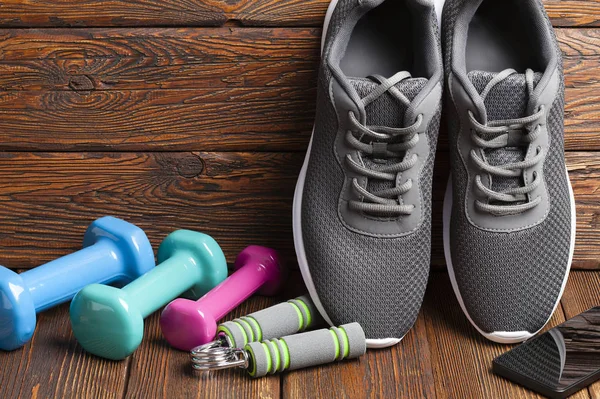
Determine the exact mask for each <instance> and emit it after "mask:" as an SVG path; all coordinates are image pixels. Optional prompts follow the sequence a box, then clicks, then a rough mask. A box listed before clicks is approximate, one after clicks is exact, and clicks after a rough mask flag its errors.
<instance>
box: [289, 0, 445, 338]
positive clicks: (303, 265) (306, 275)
mask: <svg viewBox="0 0 600 399" xmlns="http://www.w3.org/2000/svg"><path fill="white" fill-rule="evenodd" d="M338 1H339V0H332V1H331V3H330V4H329V7H328V8H327V13H326V14H325V23H324V25H323V34H322V37H321V53H322V52H323V47H324V45H325V38H326V37H327V29H328V27H329V22H330V21H331V16H332V15H333V11H334V10H335V7H336V6H337V3H338ZM444 1H445V0H435V5H436V13H437V14H438V21H439V20H441V12H442V8H443V5H444ZM313 135H314V127H313ZM312 137H313V136H312V135H311V139H310V143H309V145H308V150H307V151H306V157H305V158H304V164H303V165H302V169H301V171H300V175H299V176H298V182H297V183H296V190H295V192H294V203H293V207H292V226H293V232H294V247H295V249H296V256H297V258H298V265H299V266H300V272H301V273H302V278H303V279H304V284H305V285H306V288H307V289H308V293H309V295H310V297H311V299H312V301H313V303H314V304H315V307H316V308H317V310H318V311H319V313H320V314H321V316H323V319H325V321H326V322H327V323H329V325H331V326H333V323H332V322H331V318H330V317H329V315H328V314H327V312H326V311H325V308H324V307H323V304H322V303H321V300H320V299H319V295H318V294H317V290H316V288H315V284H314V281H313V279H312V276H311V274H310V269H309V267H308V261H307V259H306V252H305V250H304V239H303V237H302V220H301V218H302V194H303V192H304V180H305V178H306V169H307V168H308V161H309V159H310V151H311V148H312V142H313V139H312ZM402 338H404V336H402V337H400V338H382V339H367V340H366V341H367V348H370V349H379V348H387V347H390V346H393V345H396V344H397V343H399V342H400V341H402Z"/></svg>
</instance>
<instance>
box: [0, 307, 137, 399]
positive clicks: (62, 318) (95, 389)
mask: <svg viewBox="0 0 600 399" xmlns="http://www.w3.org/2000/svg"><path fill="white" fill-rule="evenodd" d="M127 365H128V362H127V361H124V362H113V361H108V360H104V359H99V358H97V357H94V356H91V355H88V354H87V353H85V352H84V351H83V349H82V348H81V347H80V346H79V345H77V343H76V340H75V338H74V337H73V335H72V332H71V323H70V321H69V305H68V304H65V305H62V306H59V307H57V308H54V309H51V310H49V311H47V312H44V313H41V314H39V315H38V324H37V329H36V331H35V334H34V337H33V339H32V340H31V341H30V342H29V343H28V344H27V345H25V347H23V348H22V349H19V350H16V351H12V352H2V351H0V369H1V370H2V372H1V373H0V397H2V398H3V399H9V398H40V399H41V398H77V399H79V398H89V399H96V398H112V399H117V398H119V399H120V398H122V397H123V393H124V392H125V386H126V380H127Z"/></svg>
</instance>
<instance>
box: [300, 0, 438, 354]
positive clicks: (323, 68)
mask: <svg viewBox="0 0 600 399" xmlns="http://www.w3.org/2000/svg"><path fill="white" fill-rule="evenodd" d="M432 4H433V3H432V1H431V0H387V1H386V0H339V1H336V0H334V1H333V2H332V3H331V5H330V7H329V11H328V13H327V17H326V21H325V28H324V33H323V47H322V60H321V64H320V73H319V80H318V96H317V116H316V122H315V127H314V132H313V136H312V140H311V144H310V147H309V150H308V153H307V155H306V160H305V162H304V166H303V168H302V171H301V173H300V177H299V179H298V184H297V187H296V194H295V198H294V242H295V246H296V252H297V255H298V262H299V264H300V269H301V271H302V275H303V277H304V281H305V283H306V285H307V287H308V290H309V292H310V295H311V297H312V299H313V301H314V302H315V304H316V306H317V307H318V309H319V311H320V312H321V313H322V315H323V317H324V318H325V319H326V320H327V321H328V322H329V323H330V324H332V325H340V324H344V323H348V322H355V321H356V322H359V323H360V324H361V325H362V326H363V328H364V330H365V333H366V336H367V338H368V345H369V347H384V346H390V345H393V344H396V343H398V342H399V341H400V340H401V339H402V337H403V336H404V335H405V334H406V333H407V332H408V330H409V329H410V328H411V327H412V325H413V324H414V321H415V319H416V317H417V314H418V311H419V308H420V306H421V302H422V299H423V294H424V292H425V286H426V283H427V278H428V274H429V261H430V252H431V251H430V249H431V248H430V247H431V243H430V241H431V237H430V236H431V178H432V170H433V162H434V156H435V148H436V144H437V137H438V128H439V121H440V114H441V97H442V89H443V70H442V64H443V62H442V56H441V45H440V43H439V37H438V27H437V26H438V24H437V20H436V15H435V12H434V8H433V5H432Z"/></svg>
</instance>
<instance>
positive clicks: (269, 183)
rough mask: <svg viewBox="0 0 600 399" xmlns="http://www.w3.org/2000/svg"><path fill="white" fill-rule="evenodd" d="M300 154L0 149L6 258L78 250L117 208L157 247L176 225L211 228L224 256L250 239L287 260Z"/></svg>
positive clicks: (13, 261) (12, 261) (35, 260)
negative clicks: (88, 234)
mask: <svg viewBox="0 0 600 399" xmlns="http://www.w3.org/2000/svg"><path fill="white" fill-rule="evenodd" d="M301 158H302V155H301V154H289V153H288V154H278V153H220V154H215V153H152V154H136V153H101V154H97V153H96V154H79V153H63V154H48V153H33V154H28V153H0V214H2V215H5V216H6V217H4V216H2V217H0V219H2V221H1V222H0V225H1V224H2V223H4V226H3V227H2V228H0V229H1V230H2V234H0V246H1V247H2V248H3V253H4V254H5V255H6V257H4V260H3V262H6V264H8V265H11V266H12V267H17V265H19V267H21V265H22V266H24V267H31V266H35V265H36V264H40V263H44V262H47V261H49V260H51V259H53V258H55V257H57V256H60V255H64V254H66V253H69V252H71V251H75V250H78V249H79V248H80V243H81V240H82V237H83V233H84V231H85V229H86V227H87V225H89V223H90V222H91V221H93V220H94V219H96V218H97V217H100V216H103V215H108V214H110V215H114V216H117V217H121V218H124V219H126V220H129V221H131V222H132V223H135V224H137V225H138V226H140V227H141V228H142V229H144V230H145V231H146V233H147V234H148V236H149V238H150V239H151V241H152V244H153V246H154V248H158V245H159V244H160V242H161V240H162V239H164V237H165V236H166V235H167V234H168V233H170V232H172V231H174V230H176V229H191V230H199V231H203V232H205V233H208V234H211V235H213V236H214V237H215V239H217V241H218V242H219V243H220V244H221V246H222V247H223V250H224V251H225V253H226V254H227V258H228V260H229V261H230V262H233V260H234V259H235V256H236V255H237V253H239V252H240V251H241V250H242V249H243V248H245V247H246V246H248V245H250V244H256V245H265V246H269V247H273V248H278V249H281V250H282V252H283V254H284V256H285V257H286V258H288V259H292V257H293V252H292V251H293V250H292V235H291V205H292V197H293V190H294V185H295V181H296V179H297V175H298V173H299V170H300V164H301Z"/></svg>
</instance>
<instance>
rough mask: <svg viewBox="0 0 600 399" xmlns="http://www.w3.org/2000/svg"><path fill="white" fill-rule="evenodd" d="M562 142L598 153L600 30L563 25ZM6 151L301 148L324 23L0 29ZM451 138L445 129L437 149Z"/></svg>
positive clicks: (0, 122) (0, 143)
mask: <svg viewBox="0 0 600 399" xmlns="http://www.w3.org/2000/svg"><path fill="white" fill-rule="evenodd" d="M558 37H559V40H560V42H561V47H562V49H563V52H564V55H565V61H564V65H565V84H566V87H567V88H566V109H565V115H566V121H565V126H566V143H565V144H566V148H567V149H568V150H579V149H585V150H591V149H593V150H598V149H600V139H599V137H600V136H598V134H597V132H598V130H600V122H599V121H600V106H598V104H599V103H600V102H599V101H598V99H599V98H600V95H599V94H598V93H600V83H599V82H598V79H597V76H596V75H597V71H598V69H599V68H600V56H599V55H598V54H600V29H560V30H558ZM0 38H1V40H0V89H1V90H0V149H1V150H17V151H26V150H29V151H31V150H34V151H65V150H68V151H74V150H78V151H96V150H105V151H106V150H108V151H110V150H115V151H164V150H170V151H176V150H198V151H240V150H241V151H244V150H251V151H299V152H302V151H304V150H305V149H306V147H307V145H308V140H309V137H310V132H311V130H312V125H313V119H314V109H315V94H316V91H315V82H316V77H317V64H318V56H319V50H318V46H319V45H318V43H319V40H320V30H319V29H311V28H185V29H157V28H152V29H123V28H119V29H91V30H90V29H86V30H82V29H66V30H65V29H41V30H23V29H8V30H4V31H0ZM446 146H447V142H446V136H445V134H443V132H442V135H441V141H440V151H444V150H445V148H446Z"/></svg>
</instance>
